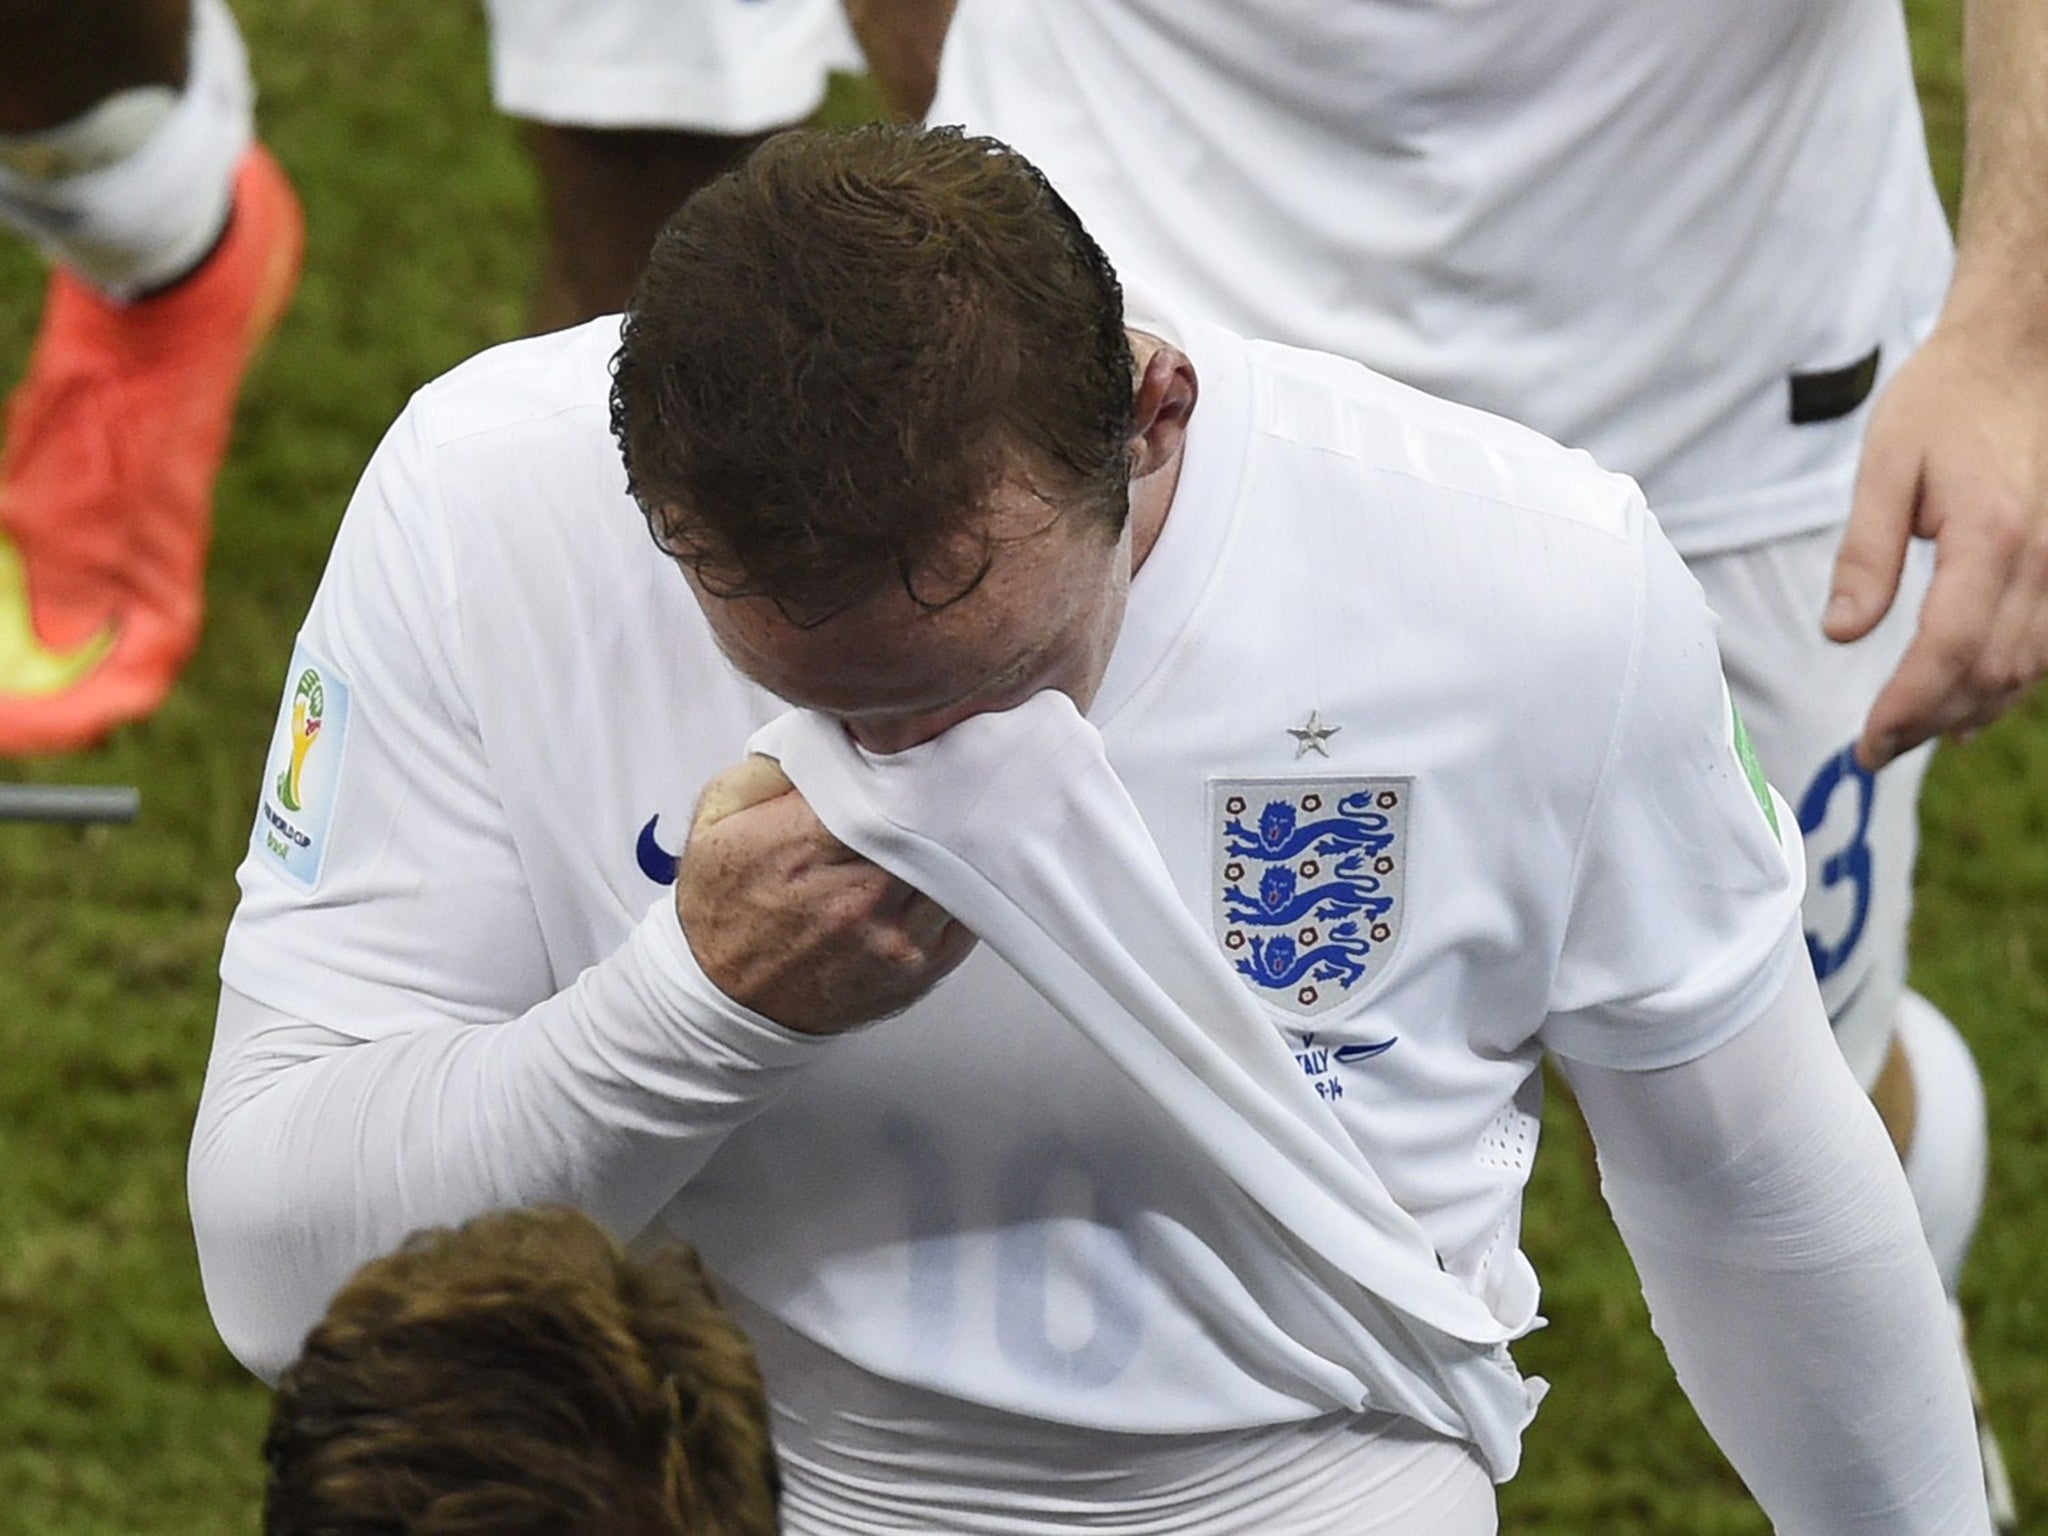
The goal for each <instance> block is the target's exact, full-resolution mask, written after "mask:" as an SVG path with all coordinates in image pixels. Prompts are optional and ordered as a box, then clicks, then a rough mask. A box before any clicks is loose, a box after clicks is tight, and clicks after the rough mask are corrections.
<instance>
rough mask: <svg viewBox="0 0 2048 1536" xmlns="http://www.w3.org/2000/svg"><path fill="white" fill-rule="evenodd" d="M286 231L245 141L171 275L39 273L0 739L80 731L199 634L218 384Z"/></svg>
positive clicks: (146, 702)
mask: <svg viewBox="0 0 2048 1536" xmlns="http://www.w3.org/2000/svg"><path fill="white" fill-rule="evenodd" d="M305 243H306V230H305V217H304V214H303V213H302V212H301V211H300V208H299V200H298V197H297V195H296V194H295V193H294V192H293V191H292V186H291V183H290V182H289V181H288V180H287V179H286V178H285V174H284V172H283V170H282V169H280V168H279V166H278V164H277V162H276V161H275V160H273V159H272V158H271V157H270V155H269V153H268V152H267V151H266V150H264V149H263V148H262V146H260V145H258V146H255V147H253V148H251V149H250V150H249V152H248V154H247V155H245V156H244V157H243V159H242V163H241V165H240V167H239V168H238V169H237V171H236V175H235V196H234V205H233V211H232V212H231V213H230V215H229V218H228V225H227V228H226V230H225V231H224V232H223V233H222V235H221V239H220V242H219V244H218V245H216V246H215V247H214V249H213V251H212V253H211V254H210V255H209V256H208V257H207V258H206V260H205V261H204V262H202V263H201V264H200V265H199V267H198V268H197V270H195V271H194V272H193V273H192V274H191V275H190V276H189V277H186V278H184V279H182V280H180V281H179V282H178V283H176V284H174V285H173V286H172V287H170V288H167V289H165V290H163V291H162V292H161V293H156V294H152V295H150V296H149V297H148V298H145V299H140V300H137V301H136V302H134V303H132V304H121V303H116V302H115V301H113V300H112V299H109V298H107V297H106V296H105V295H103V294H101V293H99V292H98V291H97V290H95V289H93V288H91V287H89V286H88V285H86V284H85V283H83V282H81V281H79V280H78V279H77V278H75V277H73V276H71V275H70V274H69V273H67V272H65V271H63V270H62V269H61V268H60V269H58V270H57V271H56V272H54V273H53V274H52V276H51V279H50V287H49V296H48V298H47V300H46V302H45V305H44V309H43V320H42V329H41V331H40V332H39V333H38V335H37V337H36V343H35V350H34V352H33V354H32V355H31V356H30V358H29V365H28V375H27V377H26V378H24V379H23V380H22V382H21V384H20V386H19V387H18V388H17V389H16V390H15V392H14V394H13V396H12V397H11V398H10V399H9V400H8V402H7V425H6V437H5V441H4V444H0V755H9V756H24V755H28V754H32V753H46V752H63V751H68V750H71V749H73V748H77V747H84V746H89V745H91V744H92V743H94V742H96V741H98V740H99V739H100V738H102V737H103V736H105V735H106V734H107V733H108V732H109V731H111V730H112V729H113V728H114V727H115V726H117V725H121V724H123V723H125V722H127V721H130V720H137V719H140V718H142V717H143V716H144V715H147V714H149V713H150V712H151V711H152V710H154V709H155V708H156V707H157V706H158V705H159V704H161V703H162V702H163V700H164V696H165V695H166V694H168V693H169V692H170V690H171V684H172V683H173V682H174V681H175V680H176V679H177V676H178V672H179V670H180V669H181V668H182V667H183V666H184V664H185V662H186V660H187V659H188V658H189V657H190V656H191V654H192V651H193V648H194V647H195V646H196V645H197V644H198V642H199V620H200V614H201V611H202V609H203V607H204V603H205V587H206V549H207V544H208V542H209V540H210V537H211V534H212V529H213V484H214V480H215V478H216V477H217V476H218V475H219V473H220V466H221V460H222V459H223V458H224V457H225V456H226V453H227V442H228V429H229V427H230V426H231V425H232V423H233V420H234V413H235V397H236V395H237V394H238V393H240V390H241V386H242V376H243V374H244V373H246V372H247V371H248V367H249V363H250V361H251V359H252V358H253V357H254V356H255V353H256V349H257V347H258V345H259V344H260V343H261V342H262V340H263V338H264V337H265V336H267V335H268V334H269V333H270V331H271V330H272V328H273V327H275V326H276V324H277V322H278V319H279V317H280V316H282V314H283V313H284V310H285V306H286V305H287V304H288V303H289V302H290V301H291V296H292V290H293V289H294V288H295V287H296V286H297V284H298V277H299V268H300V263H301V261H302V260H303V258H304V254H305Z"/></svg>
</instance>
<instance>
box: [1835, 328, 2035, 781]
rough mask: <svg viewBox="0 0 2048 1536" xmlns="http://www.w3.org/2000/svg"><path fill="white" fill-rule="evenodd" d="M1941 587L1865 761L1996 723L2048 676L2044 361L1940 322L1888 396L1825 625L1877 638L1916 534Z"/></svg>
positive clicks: (1886, 700) (1867, 451)
mask: <svg viewBox="0 0 2048 1536" xmlns="http://www.w3.org/2000/svg"><path fill="white" fill-rule="evenodd" d="M1915 535H1918V536H1919V537H1921V538H1929V539H1932V540H1934V544H1935V567H1934V578H1933V582H1932V585H1931V586H1930V587H1929V588H1928V592H1927V599H1926V601H1925V603H1924V604H1923V605H1922V607H1921V610H1920V624H1919V628H1918V630H1917V632H1916V633H1915V634H1914V636H1913V640H1912V643H1911V645H1910V646H1909V647H1908V648H1907V650H1906V654H1905V655H1904V656H1903V657H1902V658H1901V659H1900V661H1899V666H1898V670H1897V671H1895V672H1894V673H1893V674H1892V676H1891V679H1890V680H1889V681H1888V682H1887V683H1886V684H1885V686H1884V689H1883V690H1882V691H1881V692H1880V693H1879V694H1878V696H1877V699H1876V701H1875V702H1874V703H1873V704H1872V705H1871V708H1870V715H1869V718H1868V719H1867V720H1866V721H1865V722H1864V727H1863V734H1862V736H1861V738H1860V739H1859V740H1858V742H1857V744H1856V755H1857V757H1858V758H1859V759H1860V760H1861V761H1862V763H1863V764H1864V766H1865V767H1868V768H1878V767H1882V766H1883V765H1884V764H1885V763H1887V762H1889V761H1891V759H1893V758H1894V757H1897V756H1898V755H1899V754H1900V753H1901V752H1904V751H1907V750H1908V749H1910V748H1912V747H1915V746H1918V745H1919V744H1920V743H1921V742H1923V741H1926V740H1928V739H1929V738H1930V737H1933V736H1937V735H1951V736H1964V735H1968V734H1969V733H1971V732H1973V731H1975V730H1977V729H1979V728H1980V727H1982V726H1984V725H1987V724H1989V723H1990V722H1991V721H1992V720H1994V719H1996V718H1997V717H1998V715H1999V714H2000V713H2002V712H2003V711H2004V710H2005V709H2006V708H2007V707H2008V706H2010V705H2011V704H2012V703H2013V702H2014V701H2015V700H2017V699H2018V698H2019V697H2020V695H2021V694H2023V693H2024V692H2025V691H2026V690H2027V689H2028V688H2029V687H2030V686H2032V684H2033V683H2034V682H2035V681H2036V680H2037V679H2038V678H2040V677H2041V676H2042V675H2043V674H2044V673H2048V358H2043V357H2032V358H2026V357H2024V356H2022V355H2019V354H2016V353H2015V352H2013V351H2012V350H2010V349H2006V348H2001V347H1999V346H1995V345H1986V344H1983V343H1982V342H1981V340H1979V339H1973V338H1972V337H1971V336H1969V335H1968V334H1965V333H1963V332H1962V331H1960V330H1959V329H1958V328H1955V327H1940V326H1938V327H1937V328H1936V329H1935V332H1934V334H1933V335H1932V336H1930V337H1929V338H1928V340H1927V342H1926V344H1925V345H1924V346H1922V347H1921V348H1920V350H1919V351H1917V352H1916V353H1914V355H1913V356H1912V357H1911V358H1909V359H1908V360H1907V361H1906V363H1905V364H1904V366H1902V367H1901V368H1900V369H1899V371H1898V373H1897V375H1896V376H1895V377H1894V378H1893V379H1892V381H1891V383H1890V385H1889V386H1888V387H1887V388H1886V389H1885V391H1884V393H1883V394H1882V395H1880V396H1879V397H1878V401H1877V404H1876V406H1875V407H1874V408H1873V411H1872V414H1871V419H1870V431H1869V434H1868V436H1867V438H1866V440H1865V443H1864V449H1863V463H1862V467H1861V469H1860V470H1859V472H1858V474H1857V479H1856V497H1855V502H1854V504H1853V506H1852V508H1851V510H1850V514H1849V526H1848V530H1847V532H1846V533H1845V534H1844V535H1843V539H1842V549H1841V553H1840V554H1839V555H1838V556H1837V557H1836V560H1835V576H1834V591H1833V595H1832V596H1831V597H1830V599H1829V602H1828V609H1827V614H1826V617H1825V619H1824V620H1823V622H1822V629H1823V631H1824V632H1825V633H1826V634H1827V636H1828V638H1829V639H1831V640H1837V641H1843V642H1847V641H1851V640H1856V639H1860V638H1861V637H1862V636H1864V635H1866V634H1868V633H1869V632H1870V630H1871V629H1872V628H1873V627H1874V626H1875V625H1876V624H1877V622H1878V620H1879V619H1881V618H1883V617H1884V614H1885V611H1886V610H1887V609H1889V608H1890V607H1891V604H1892V599H1893V598H1894V597H1895V596H1896V595H1897V593H1898V587H1899V575H1900V571H1901V569H1902V568H1903V566H1904V564H1905V558H1906V546H1907V543H1908V541H1909V540H1910V539H1911V538H1912V537H1914V536H1915Z"/></svg>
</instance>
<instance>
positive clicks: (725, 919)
mask: <svg viewBox="0 0 2048 1536" xmlns="http://www.w3.org/2000/svg"><path fill="white" fill-rule="evenodd" d="M676 913H677V915H678V916H679V917H680V918H681V920H682V925H683V933H684V934H685V935H686V936H687V937H688V939H689V942H690V950H691V952H692V953H693V954H694V955H696V957H697V964H698V965H699V966H701V967H702V968H703V970H704V974H705V975H706V976H707V977H708V978H710V980H711V982H712V983H713V985H715V986H716V987H718V989H719V990H720V991H722V992H723V993H725V995H726V996H727V997H730V998H731V999H733V1001H735V1002H737V1003H742V1004H744V1005H746V1006H747V1007H749V1008H751V1009H753V1010H754V1011H755V1012H756V1013H759V1014H764V1015H766V1016H767V1017H768V1018H771V1019H773V1020H775V1022H776V1023H778V1024H782V1025H785V1026H787V1027H788V1028H790V1029H797V1030H802V1031H804V1032H805V1033H806V1034H817V1035H826V1034H836V1033H838V1032H839V1031H841V1030H845V1029H851V1028H852V1027H853V1026H855V1025H857V1024H865V1023H868V1022H869V1021H871V1020H874V1019H879V1018H882V1017H884V1016H885V1015H888V1014H891V1013H895V1012H897V1011H898V1010H899V1009H903V1008H907V1007H909V1006H910V1004H912V1003H914V1002H916V1001H917V999H918V998H920V997H922V996H923V995H924V994H925V993H926V992H927V991H929V990H930V989H931V987H932V986H933V985H934V984H935V983H936V982H937V981H938V980H939V979H940V978H941V977H942V976H944V975H945V974H946V973H947V972H949V971H951V970H952V969H953V968H954V967H955V966H957V965H958V964H959V963H960V962H961V961H962V960H965V959H966V958H967V955H968V952H969V951H970V950H972V949H973V948H974V944H975V938H974V935H973V934H971V933H969V932H968V931H967V929H965V928H963V927H962V926H961V925H960V924H959V923H957V922H955V921H953V919H952V918H951V917H950V916H948V914H947V913H946V912H945V910H944V909H943V908H941V907H940V906H939V905H938V903H936V902H934V901H933V900H932V899H931V898H930V897H929V896H926V895H924V894H923V893H922V892H921V891H917V890H914V889H912V888H911V887H910V886H907V885H905V884H904V883H903V882H902V881H901V880H898V879H897V878H896V877H895V876H894V875H891V874H889V873H888V872H887V871H886V870H883V869H882V868H880V867H879V866H877V865H874V864H871V863H869V862H868V861H867V860H866V859H864V858H862V857H861V856H860V855H859V854H857V853H855V852H854V851H853V850H852V849H851V848H848V847H847V846H846V845H845V844H844V843H842V842H840V841H839V840H838V839H837V838H835V837H834V836H833V835H832V834H831V833H830V832H827V831H826V830H825V826H824V823H822V822H820V821H819V820H818V818H817V817H816V816H815V815H814V814H812V811H811V808H810V806H809V805H807V804H806V803H805V801H804V798H803V796H802V795H800V794H798V793H797V792H796V788H795V786H794V785H792V784H791V783H790V782H789V780H788V779H786V778H784V777H783V774H782V769H781V768H780V767H779V766H777V765H776V764H775V763H774V762H773V761H771V760H770V759H768V758H765V757H750V758H748V759H747V760H746V761H745V762H743V763H741V764H739V765H738V766H737V767H734V768H729V769H727V770H726V771H725V772H724V773H722V774H720V775H719V776H718V777H717V778H715V779H713V780H712V781H711V782H710V783H709V784H708V785H706V786H705V788H704V793H703V794H702V795H701V796H700V797H699V798H698V801H697V812H696V816H695V818H694V820H693V821H692V824H691V827H690V840H689V842H688V843H687V844H685V845H684V848H683V853H682V857H681V858H680V859H678V860H677V861H676Z"/></svg>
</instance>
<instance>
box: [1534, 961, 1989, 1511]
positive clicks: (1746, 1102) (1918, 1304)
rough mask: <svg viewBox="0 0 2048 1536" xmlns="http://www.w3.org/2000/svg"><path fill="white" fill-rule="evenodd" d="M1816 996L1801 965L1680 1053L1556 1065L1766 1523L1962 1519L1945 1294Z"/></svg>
mask: <svg viewBox="0 0 2048 1536" xmlns="http://www.w3.org/2000/svg"><path fill="white" fill-rule="evenodd" d="M1811 993H1812V982H1811V978H1810V976H1807V975H1805V974H1804V973H1802V974H1801V976H1800V977H1799V978H1798V979H1797V984H1796V987H1795V989H1794V991H1793V993H1792V994H1790V995H1788V996H1787V997H1785V998H1781V1000H1780V1002H1779V1004H1778V1006H1777V1007H1776V1008H1775V1009H1774V1010H1773V1011H1772V1013H1771V1014H1770V1015H1767V1016H1766V1018H1765V1019H1764V1020H1761V1021H1759V1023H1757V1024H1755V1025H1752V1026H1751V1027H1750V1029H1749V1030H1748V1031H1746V1032H1745V1034H1744V1035H1742V1036H1738V1037H1737V1038H1736V1039H1735V1040H1733V1041H1731V1042H1729V1044H1728V1045H1726V1046H1723V1047H1721V1048H1720V1049H1719V1050H1717V1051H1715V1052H1710V1053H1709V1054H1708V1056H1707V1057H1705V1058H1702V1060H1701V1061H1699V1062H1694V1063H1690V1064H1688V1065H1687V1066H1684V1067H1677V1068H1672V1069H1669V1070H1668V1071H1665V1072H1658V1073H1623V1072H1612V1071H1599V1070H1589V1069H1586V1068H1583V1067H1578V1068H1573V1069H1572V1070H1571V1076H1572V1080H1573V1082H1574V1084H1575V1085H1576V1086H1577V1088H1578V1089H1579V1093H1580V1099H1581V1102H1582V1104H1583V1105H1584V1107H1585V1110H1586V1115H1587V1120H1588V1123H1589V1124H1590V1125H1591V1126H1592V1127H1593V1129H1594V1132H1595V1136H1596V1139H1597V1140H1599V1142H1600V1144H1601V1164H1602V1187H1603V1191H1604V1193H1605V1194H1606V1196H1607V1199H1608V1203H1609V1205H1610V1206H1611V1208H1612V1209H1613V1211H1614V1215H1615V1220H1616V1224H1617V1225H1618V1226H1619V1227H1620V1229H1621V1232H1622V1236H1623V1238H1624V1240H1625V1241H1626V1242H1627V1243H1628V1247H1629V1252H1630V1254H1631V1256H1632V1257H1633V1258H1634V1259H1635V1261H1636V1267H1637V1270H1638V1272H1639V1274H1640V1276H1641V1278H1642V1283H1643V1291H1644V1295H1645V1296H1646V1297H1647V1298H1648V1300H1649V1302H1650V1307H1651V1313H1652V1316H1653V1319H1654V1321H1655V1324H1656V1327H1657V1331H1658V1334H1659V1336H1660V1337H1661V1338H1662V1339H1663V1341H1664V1344H1665V1347H1666V1349H1667V1350H1668V1351H1669V1353H1670V1355H1671V1359H1672V1363H1673V1364H1674V1366H1675V1367H1676V1368H1677V1371H1678V1375H1679V1380H1680V1382H1681V1383H1682V1384H1683V1385H1684V1387H1685V1389H1686V1392H1687V1394H1688V1396H1690V1397H1691V1399H1692V1401H1693V1404H1694V1406H1695V1407H1696V1408H1697V1409H1698V1410H1699V1414H1700V1417H1701V1419H1702V1421H1703V1422H1704V1423H1705V1424H1706V1426H1707V1428H1708V1429H1709V1430H1710V1431H1711V1432H1712V1433H1713V1435H1714V1438H1715V1440H1716V1441H1717V1442H1718V1443H1719V1444H1720V1446H1721V1448H1722V1450H1723V1451H1724V1452H1726V1453H1727V1455H1728V1458H1729V1460H1730V1461H1731V1462H1733V1463H1734V1465H1735V1467H1736V1470H1737V1471H1738V1472H1740V1473H1741V1475H1742V1477H1743V1480H1744V1481H1745V1482H1746V1483H1748V1485H1749V1486H1750V1489H1751V1490H1752V1492H1754V1493H1755V1495H1756V1497H1757V1500H1758V1502H1759V1503H1760V1504H1761V1505H1762V1506H1763V1507H1764V1509H1765V1511H1766V1512H1767V1513H1768V1514H1769V1515H1770V1517H1771V1519H1772V1522H1773V1523H1774V1525H1775V1527H1776V1529H1777V1530H1779V1531H1780V1532H1782V1533H1784V1536H1851V1533H1854V1536H1937V1533H1938V1536H1964V1533H1967V1536H1978V1533H1983V1532H1988V1531H1989V1529H1990V1525H1989V1517H1988V1515H1987V1513H1986V1511H1985V1506H1984V1492H1983V1482H1982V1476H1981V1473H1980V1471H1979V1468H1978V1464H1977V1456H1976V1449H1975V1442H1974V1438H1973V1435H1972V1430H1971V1420H1970V1409H1969V1400H1968V1395H1967V1390H1966V1388H1965V1385H1964V1380H1963V1374H1962V1360H1961V1354H1960V1350H1959V1347H1958V1345H1957V1341H1956V1338H1955V1333H1954V1329H1953V1325H1952V1323H1951V1321H1950V1319H1949V1314H1948V1308H1947V1302H1946V1299H1945V1298H1944V1296H1943V1295H1942V1291H1941V1285H1940V1281H1939V1279H1938V1278H1937V1276H1936V1274H1935V1270H1934V1265H1933V1261H1932V1259H1931V1258H1930V1256H1929V1255H1928V1252H1927V1248H1926V1243H1925V1240H1924V1239H1923V1237H1922V1236H1921V1232H1920V1227H1919V1222H1918V1219H1917V1217H1916V1216H1915V1214H1914V1211H1913V1206H1912V1199H1911V1196H1910V1194H1909V1193H1908V1191H1907V1188H1906V1183H1905V1178H1904V1175H1903V1174H1902V1173H1901V1171H1900V1169H1899V1166H1898V1161H1897V1158H1896V1156H1895V1155H1894V1154H1893V1152H1892V1150H1891V1146H1890V1143H1889V1141H1888V1140H1887V1139H1886V1137H1885V1134H1884V1130H1883V1127H1882V1125H1881V1124H1880V1123H1879V1121H1878V1119H1877V1116H1876V1113H1875V1112H1874V1111H1873V1110H1872V1109H1871V1107H1870V1104H1869V1101H1868V1100H1867V1099H1865V1098H1864V1096H1863V1095H1862V1093H1861V1092H1860V1091H1858V1089H1857V1088H1856V1086H1855V1082H1854V1079H1853V1078H1852V1077H1851V1076H1850V1074H1849V1072H1848V1069H1847V1067H1846V1065H1845V1064H1844V1063H1843V1062H1842V1059H1841V1057H1840V1054H1839V1052H1838V1051H1837V1050H1836V1049H1835V1046H1834V1044H1833V1042H1832V1040H1831V1039H1830V1038H1829V1036H1828V1033H1827V1029H1826V1024H1825V1020H1824V1017H1823V1016H1821V1015H1820V1013H1819V1002H1818V997H1817V996H1811ZM1809 997H1810V1005H1809V1002H1808V999H1809ZM1809 1015H1810V1016H1809Z"/></svg>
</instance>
